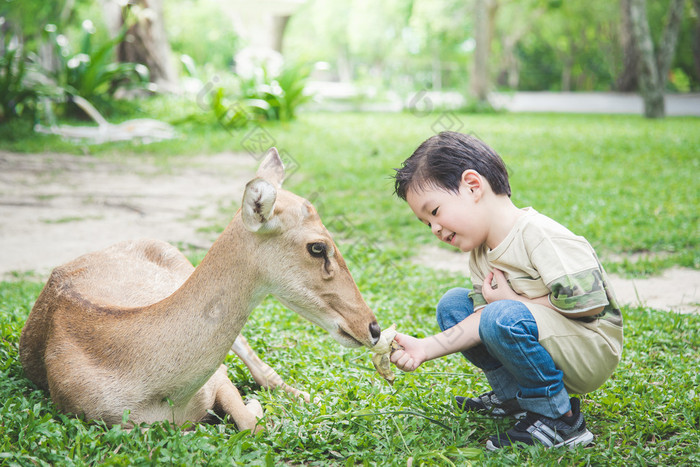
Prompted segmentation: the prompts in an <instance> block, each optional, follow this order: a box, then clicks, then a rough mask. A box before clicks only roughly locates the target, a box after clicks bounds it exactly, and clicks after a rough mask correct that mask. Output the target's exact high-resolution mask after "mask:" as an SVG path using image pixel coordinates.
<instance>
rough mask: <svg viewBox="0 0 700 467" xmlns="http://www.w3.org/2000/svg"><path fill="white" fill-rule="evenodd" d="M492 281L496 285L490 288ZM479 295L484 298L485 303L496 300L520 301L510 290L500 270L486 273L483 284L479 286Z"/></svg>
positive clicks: (520, 298)
mask: <svg viewBox="0 0 700 467" xmlns="http://www.w3.org/2000/svg"><path fill="white" fill-rule="evenodd" d="M494 280H495V282H496V284H495V285H494V286H492V285H491V284H492V283H493V282H494ZM481 294H482V295H483V296H484V300H486V303H492V302H496V301H498V300H522V297H521V296H520V295H518V294H517V293H515V291H514V290H513V289H511V288H510V284H509V283H508V280H507V279H506V276H505V274H503V271H501V270H500V269H494V270H493V271H491V272H490V273H488V275H487V276H486V278H485V279H484V284H483V285H482V286H481Z"/></svg>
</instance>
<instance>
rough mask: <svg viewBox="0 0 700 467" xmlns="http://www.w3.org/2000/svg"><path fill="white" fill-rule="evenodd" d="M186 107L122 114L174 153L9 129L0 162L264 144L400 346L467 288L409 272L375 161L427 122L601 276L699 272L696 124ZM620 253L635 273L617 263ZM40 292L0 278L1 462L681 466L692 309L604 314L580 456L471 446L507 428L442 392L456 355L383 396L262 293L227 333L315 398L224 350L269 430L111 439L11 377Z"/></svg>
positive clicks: (686, 443)
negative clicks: (242, 337) (161, 135)
mask: <svg viewBox="0 0 700 467" xmlns="http://www.w3.org/2000/svg"><path fill="white" fill-rule="evenodd" d="M180 104H182V105H180ZM197 111H198V109H197V108H196V106H194V105H193V104H192V103H178V102H172V101H168V100H156V101H145V102H143V103H141V104H140V108H137V109H135V110H134V109H132V112H131V114H130V115H129V116H128V117H133V116H134V115H138V114H139V113H148V114H149V115H151V116H153V115H155V116H158V117H159V118H163V119H167V120H169V121H172V122H174V123H177V129H178V131H179V132H180V134H181V137H180V138H179V139H178V140H177V141H170V142H161V143H155V144H152V145H149V146H133V145H131V144H128V143H122V144H112V145H105V146H99V147H98V146H84V145H79V146H74V145H71V144H69V143H65V142H62V141H60V140H58V139H57V138H53V137H34V136H32V135H31V134H30V133H29V132H28V131H27V130H26V129H25V128H22V127H20V126H14V127H12V128H3V129H0V149H5V150H13V151H20V152H27V153H32V152H43V151H60V152H73V153H78V154H82V153H85V154H89V155H92V156H94V157H120V158H125V159H127V160H128V159H129V158H142V157H143V155H144V154H147V155H149V156H150V157H152V158H153V159H154V160H155V163H157V164H159V165H162V166H163V167H167V165H168V163H169V161H171V158H174V157H176V158H187V157H190V156H192V155H194V154H201V153H217V152H221V151H237V152H247V151H248V150H251V149H254V148H257V147H258V146H260V145H263V144H267V145H269V144H274V145H276V146H277V147H278V148H280V150H281V151H282V152H283V156H284V157H285V158H286V159H287V162H288V166H289V167H290V168H294V172H293V173H292V174H291V176H290V177H289V180H288V182H287V183H286V187H287V188H289V189H292V190H293V191H295V192H296V193H298V194H300V195H303V196H305V197H307V198H309V199H311V200H313V202H314V204H315V205H316V207H317V208H318V210H319V212H320V213H321V216H322V218H323V219H324V221H325V223H326V225H327V226H328V227H329V229H330V230H331V232H333V233H334V235H335V237H336V240H337V242H338V245H339V247H340V249H341V251H343V253H344V255H345V257H346V260H347V261H348V264H349V267H350V270H351V272H352V274H353V276H354V277H355V279H356V281H357V283H358V286H359V287H360V290H361V291H362V293H363V295H364V297H365V300H366V301H367V302H368V303H369V304H370V306H371V307H372V308H373V309H374V310H375V313H376V315H377V317H378V318H379V321H380V324H382V325H383V326H388V325H389V324H391V323H392V322H396V323H397V324H398V327H399V329H400V330H401V331H403V332H406V333H410V334H414V335H417V336H423V335H428V334H433V333H435V332H437V331H438V328H437V324H436V323H435V319H434V306H435V303H436V302H437V300H438V299H439V298H440V296H441V295H442V294H443V293H444V292H445V291H446V290H448V289H449V288H451V287H454V286H459V285H463V284H465V283H466V284H468V281H466V280H465V278H463V277H460V276H458V275H456V274H451V273H444V272H436V271H434V270H432V269H430V268H428V267H426V266H421V265H414V264H413V263H412V262H411V261H410V257H411V255H412V254H413V253H414V252H415V251H416V249H418V248H420V247H421V246H422V245H425V244H432V243H434V240H433V239H432V238H431V235H430V233H429V232H428V230H427V229H426V228H425V226H423V225H422V224H420V223H419V222H418V221H417V220H416V219H415V218H414V217H413V216H412V214H411V213H410V210H409V209H408V208H407V206H406V205H405V203H403V202H401V201H399V200H397V199H395V197H393V196H392V195H391V193H392V189H393V184H392V180H391V174H392V168H394V167H398V166H399V165H400V163H401V161H403V159H405V158H406V157H408V155H410V154H411V152H412V151H413V149H414V148H415V147H416V146H417V145H418V144H419V143H420V142H421V141H423V140H424V139H425V138H427V137H428V136H430V135H431V134H433V133H434V132H435V131H438V130H440V129H458V130H460V131H463V132H469V133H473V134H476V135H477V136H479V137H481V138H482V139H484V140H485V141H487V142H488V143H489V144H491V145H492V146H493V147H494V148H495V149H496V150H497V151H498V152H499V153H500V154H501V155H502V156H503V158H504V159H505V161H506V163H507V165H508V167H509V170H510V173H511V184H512V187H513V193H514V194H513V199H514V201H515V203H516V204H517V205H520V206H526V205H531V206H533V207H535V208H536V209H537V210H539V211H540V212H542V213H545V214H547V215H550V216H551V217H554V218H555V219H557V220H559V221H560V222H562V223H563V224H564V225H566V226H567V227H569V228H570V229H572V230H574V231H575V232H577V233H579V234H581V235H584V236H586V237H587V238H588V239H589V240H590V241H591V243H592V244H593V245H594V246H595V247H596V249H597V250H598V251H599V253H600V254H601V256H602V259H603V261H604V262H605V264H606V266H607V267H608V269H610V270H615V271H617V272H620V273H625V274H630V275H643V274H653V273H657V272H659V271H660V270H662V269H663V268H666V267H669V266H673V265H680V266H686V267H692V268H696V269H697V268H698V267H700V246H699V241H698V240H699V237H700V236H699V235H698V226H699V224H700V222H699V212H700V209H698V208H699V204H700V203H699V202H698V196H697V194H698V192H699V191H700V190H699V188H700V187H699V183H698V181H697V173H698V169H700V157H698V148H700V120H698V119H691V118H687V119H686V118H673V119H665V120H661V121H648V120H644V119H641V118H638V117H632V116H581V115H569V116H561V115H501V114H490V115H467V114H451V113H439V112H437V111H433V112H425V113H421V114H414V113H404V114H323V113H310V114H302V115H301V116H300V117H299V119H298V120H297V121H294V122H292V123H289V124H265V125H263V126H252V127H249V128H247V129H242V130H236V131H231V132H230V131H227V130H224V129H223V128H221V127H220V126H218V125H217V124H216V123H212V122H209V123H206V122H205V123H202V122H201V121H199V120H197V119H192V118H191V115H192V114H193V113H195V112H197ZM199 111H200V112H201V110H199ZM117 118H119V116H117ZM122 118H127V116H126V115H124V116H122ZM28 157H31V156H28ZM86 157H87V156H86ZM251 157H253V156H252V155H251ZM185 160H186V159H185ZM236 201H238V200H236ZM212 227H214V228H223V225H221V226H212ZM633 253H634V254H636V257H638V256H639V255H640V254H641V256H642V260H641V261H630V260H626V259H625V258H626V257H627V256H629V255H631V254H633ZM193 259H194V260H195V261H196V260H197V259H199V258H193ZM41 287H42V284H41V283H40V282H37V281H36V280H33V279H31V277H29V278H27V277H25V278H19V279H17V280H15V281H11V282H4V283H1V284H0V329H1V330H2V341H0V356H1V358H0V365H1V366H0V368H1V370H2V377H1V378H0V400H2V408H1V409H0V410H1V412H0V416H1V421H0V444H2V449H0V451H1V453H0V463H7V464H10V465H12V464H19V465H34V464H45V465H49V464H52V465H53V464H76V465H83V464H93V463H106V464H108V465H109V464H112V465H134V464H136V465H141V464H160V463H163V464H176V465H199V464H212V465H221V464H226V465H228V464H231V463H238V464H242V465H259V464H264V465H278V464H284V463H288V464H292V465H296V464H311V465H316V464H344V465H355V464H396V465H406V463H407V462H408V461H409V460H410V459H412V462H413V465H419V464H421V463H425V464H443V465H452V464H454V465H464V464H466V463H469V462H471V463H474V464H478V465H482V464H483V465H502V464H516V465H520V464H531V465H541V464H555V463H561V464H564V465H571V464H577V465H585V464H606V465H607V464H611V465H630V464H633V465H634V464H662V465H669V464H694V463H698V462H700V454H698V453H699V452H700V394H698V393H697V392H696V391H697V388H698V387H700V376H699V375H698V372H697V362H698V361H700V355H699V354H700V350H699V347H700V316H697V315H677V314H673V313H666V312H659V311H655V310H651V309H646V308H636V309H625V310H623V312H624V315H625V320H626V322H625V325H626V329H625V337H626V343H625V353H624V356H623V360H622V363H621V364H620V367H619V368H618V370H617V371H616V373H615V374H614V376H613V378H612V379H611V380H609V381H608V382H607V383H606V384H605V386H603V387H602V388H601V389H599V390H598V391H596V392H594V393H592V394H589V395H586V396H583V410H584V413H585V415H586V420H587V423H588V424H589V428H590V430H591V431H592V432H593V433H594V434H595V435H596V443H595V445H594V446H591V447H587V448H577V449H574V450H570V451H569V450H553V451H547V450H544V449H539V448H530V449H526V450H523V451H519V450H510V449H509V450H505V451H502V452H498V453H488V452H486V451H485V450H484V443H485V441H486V439H487V438H488V436H489V435H492V434H495V433H496V432H498V431H503V430H507V429H508V428H510V425H511V424H512V422H511V421H508V420H502V421H493V420H491V419H488V418H484V417H478V416H474V415H466V414H463V413H459V412H457V411H456V410H455V409H454V407H453V406H452V397H453V396H454V395H466V394H479V393H481V392H483V391H485V390H486V389H487V386H486V380H485V378H483V376H482V375H481V374H480V373H479V372H478V371H477V370H475V369H474V368H473V367H471V366H470V365H468V364H467V363H466V362H465V361H464V360H463V359H462V358H461V357H460V356H457V355H453V356H450V357H447V358H444V359H440V360H437V361H433V362H429V363H427V364H425V365H424V366H422V367H421V368H420V369H419V370H418V371H416V372H415V373H411V374H404V373H400V372H399V371H398V370H397V380H396V383H395V385H394V386H393V387H390V386H388V385H387V384H386V383H385V382H384V381H383V380H381V379H380V378H379V377H378V375H377V374H376V373H375V372H374V370H373V368H372V367H371V362H370V360H369V353H368V352H367V351H364V350H358V349H344V348H341V347H340V346H339V345H338V344H337V343H335V342H334V341H333V340H332V339H331V338H330V337H329V336H328V335H326V334H325V333H324V332H323V331H322V330H321V329H319V328H316V327H314V326H313V325H311V324H310V323H308V322H306V321H302V320H301V319H300V318H299V317H298V316H296V315H295V314H293V313H292V312H290V311H288V310H286V309H284V307H282V306H281V305H280V304H279V303H278V302H277V301H276V300H274V299H272V298H269V299H267V300H265V302H264V303H263V304H262V305H261V306H260V307H258V309H256V310H255V311H254V313H253V315H252V317H251V319H250V321H249V324H248V325H247V327H246V335H247V337H248V339H249V341H250V343H251V345H252V346H253V347H254V348H255V349H256V350H257V351H258V352H259V354H260V356H261V357H262V358H263V359H265V360H266V361H267V362H268V363H270V364H271V365H272V366H273V367H275V368H276V369H277V370H278V371H279V373H280V374H281V375H282V377H283V378H284V379H285V380H287V382H289V383H290V384H292V385H294V386H296V387H298V388H303V389H305V390H307V391H309V392H310V393H311V395H312V398H313V397H315V396H318V397H319V398H320V399H319V402H318V403H317V404H300V403H298V402H297V401H294V400H292V399H290V398H288V397H287V396H286V395H284V394H282V393H281V392H267V391H263V390H259V388H257V387H256V386H255V384H254V383H253V382H252V378H251V377H250V375H249V374H248V373H247V370H246V368H245V367H244V366H243V365H242V364H241V363H239V362H237V361H236V360H235V359H234V358H233V357H229V359H227V362H226V363H227V365H228V366H229V373H230V376H231V378H232V379H233V380H234V381H236V383H237V385H238V386H239V387H240V388H241V390H242V392H244V393H246V394H247V395H248V396H249V397H257V398H259V399H260V401H261V402H262V404H263V407H264V408H265V411H266V417H265V420H266V422H267V423H268V429H267V431H265V432H264V433H262V434H259V435H257V436H250V435H249V434H248V433H245V432H242V433H239V432H237V430H236V429H235V427H234V426H233V425H230V424H229V425H226V424H219V425H198V426H195V427H184V428H193V429H190V430H189V431H186V430H185V429H184V428H183V427H173V426H171V425H169V424H167V423H163V424H157V425H155V426H152V427H151V428H150V429H149V430H148V431H146V432H143V433H142V432H140V431H139V430H136V431H132V432H126V431H124V430H122V429H120V428H119V427H112V428H110V427H106V426H104V425H102V424H100V423H97V422H84V421H81V420H79V419H76V418H74V417H71V416H66V415H63V414H61V413H59V412H58V411H57V410H56V409H55V408H54V406H53V405H52V404H51V402H50V401H49V400H48V399H47V397H46V395H45V394H43V393H41V392H40V391H38V390H37V389H36V388H34V387H33V386H32V385H31V383H30V382H29V381H28V380H27V379H25V378H24V376H23V374H22V368H21V365H20V364H19V362H18V355H17V347H18V341H19V335H20V331H21V328H22V325H23V323H24V320H25V319H26V316H27V314H28V313H29V311H30V309H31V307H32V305H33V302H34V300H35V299H36V297H37V295H38V293H39V292H40V290H41Z"/></svg>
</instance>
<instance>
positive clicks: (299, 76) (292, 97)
mask: <svg viewBox="0 0 700 467" xmlns="http://www.w3.org/2000/svg"><path fill="white" fill-rule="evenodd" d="M310 74H311V69H310V68H309V66H308V65H306V64H290V65H285V66H284V67H283V68H282V70H281V72H280V74H279V76H277V77H276V78H275V79H273V80H271V82H270V84H269V85H263V86H260V87H259V88H258V89H259V91H261V96H260V97H262V99H263V100H264V101H265V102H267V103H268V104H269V105H270V110H271V111H272V113H273V118H270V120H280V121H283V122H285V121H289V120H292V119H294V117H295V115H296V111H297V109H298V108H299V106H301V105H302V104H304V103H306V102H308V101H309V100H311V96H310V95H309V94H306V93H304V90H305V88H306V82H307V81H308V79H309V75H310Z"/></svg>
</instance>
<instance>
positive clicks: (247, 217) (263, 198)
mask: <svg viewBox="0 0 700 467" xmlns="http://www.w3.org/2000/svg"><path fill="white" fill-rule="evenodd" d="M276 199H277V189H275V187H274V186H273V185H272V183H270V182H269V181H267V180H265V179H263V178H255V179H253V180H251V181H249V182H248V184H247V185H246V186H245V193H243V205H242V206H241V217H242V218H243V224H244V225H245V227H246V228H247V229H248V230H249V231H251V232H265V231H269V230H271V229H272V228H274V226H275V224H276V222H275V219H274V212H275V200H276Z"/></svg>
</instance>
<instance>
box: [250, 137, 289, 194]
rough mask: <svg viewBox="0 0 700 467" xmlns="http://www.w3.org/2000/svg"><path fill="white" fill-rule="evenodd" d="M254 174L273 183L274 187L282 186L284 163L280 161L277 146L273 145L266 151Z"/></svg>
mask: <svg viewBox="0 0 700 467" xmlns="http://www.w3.org/2000/svg"><path fill="white" fill-rule="evenodd" d="M255 175H256V176H258V177H260V178H264V179H265V180H267V181H268V182H270V183H272V184H273V185H275V187H276V188H280V187H281V186H282V182H283V181H284V164H283V163H282V159H281V158H280V154H279V152H277V148H274V147H273V148H270V150H269V151H267V154H265V158H264V159H263V161H262V162H261V163H260V167H258V171H257V173H256V174H255Z"/></svg>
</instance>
